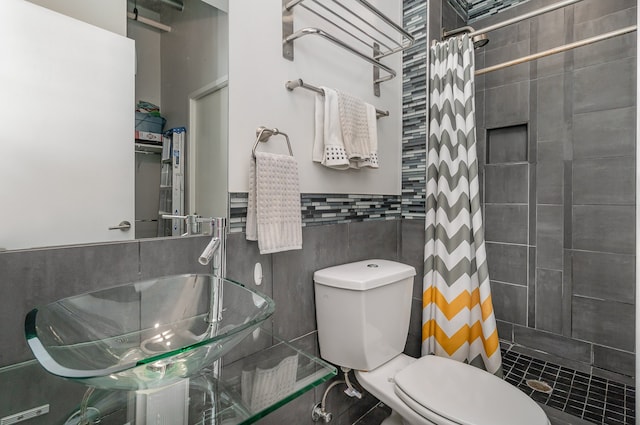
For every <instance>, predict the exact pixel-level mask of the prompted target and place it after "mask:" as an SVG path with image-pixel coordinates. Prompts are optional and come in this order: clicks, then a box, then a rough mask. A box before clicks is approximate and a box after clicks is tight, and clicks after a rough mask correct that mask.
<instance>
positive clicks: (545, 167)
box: [535, 141, 564, 204]
mask: <svg viewBox="0 0 640 425" xmlns="http://www.w3.org/2000/svg"><path fill="white" fill-rule="evenodd" d="M563 152H564V151H563V143H562V142H559V141H553V142H538V152H537V153H538V162H537V164H536V184H535V187H536V202H537V203H538V204H562V201H563V196H564V195H563V188H564V161H563Z"/></svg>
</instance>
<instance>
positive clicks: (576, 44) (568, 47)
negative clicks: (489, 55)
mask: <svg viewBox="0 0 640 425" xmlns="http://www.w3.org/2000/svg"><path fill="white" fill-rule="evenodd" d="M637 29H638V26H637V25H632V26H630V27H625V28H621V29H619V30H615V31H611V32H608V33H605V34H600V35H597V36H595V37H591V38H586V39H584V40H580V41H576V42H574V43H569V44H565V45H563V46H559V47H554V48H553V49H549V50H545V51H542V52H538V53H534V54H532V55H529V56H524V57H522V58H518V59H514V60H511V61H508V62H503V63H499V64H497V65H493V66H488V67H486V68H482V69H479V70H477V71H476V72H475V75H483V74H486V73H488V72H491V71H497V70H498V69H502V68H507V67H509V66H514V65H519V64H521V63H524V62H529V61H532V60H535V59H540V58H543V57H545V56H551V55H555V54H556V53H562V52H566V51H567V50H571V49H575V48H577V47H582V46H586V45H588V44H592V43H596V42H598V41H602V40H606V39H608V38H612V37H617V36H619V35H623V34H627V33H630V32H633V31H637Z"/></svg>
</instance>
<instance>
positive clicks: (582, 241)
mask: <svg viewBox="0 0 640 425" xmlns="http://www.w3.org/2000/svg"><path fill="white" fill-rule="evenodd" d="M550 3H553V2H552V1H551V0H530V1H528V2H526V3H523V4H522V5H520V6H518V7H514V8H512V9H509V10H508V11H505V12H503V13H500V15H499V16H491V17H488V18H486V19H481V20H478V21H477V22H474V25H475V26H476V27H478V28H482V27H486V26H488V25H491V24H493V23H496V22H499V21H501V20H503V19H507V18H510V17H513V16H517V15H520V14H522V13H525V12H528V11H531V10H534V9H538V8H540V7H543V6H546V5H548V4H550ZM635 8H636V2H635V1H631V0H624V1H616V2H602V1H598V0H584V1H582V2H580V3H577V4H576V5H573V6H569V7H566V8H564V9H559V10H557V11H554V12H551V13H547V14H545V15H542V16H540V17H538V18H532V19H529V20H527V21H523V22H521V23H519V24H516V25H511V26H508V27H505V28H503V29H501V30H497V31H492V32H491V33H489V38H490V42H489V44H488V45H486V46H485V47H484V48H483V49H479V50H477V51H476V64H477V68H482V67H484V66H490V65H494V64H497V63H500V62H502V61H505V60H508V59H515V58H517V57H520V56H523V55H525V54H528V53H533V52H537V51H540V50H545V49H548V48H551V47H555V46H559V45H562V44H565V43H569V42H572V41H577V40H580V39H584V38H587V37H591V36H594V35H597V34H601V33H604V32H607V31H612V30H614V29H617V28H621V27H624V26H627V25H633V24H635V16H636V9H635ZM635 61H636V42H635V35H631V36H622V37H616V38H614V39H612V40H608V41H607V42H604V43H597V44H593V45H590V46H587V47H582V48H579V49H575V50H573V51H569V52H566V53H563V54H560V55H554V56H551V57H548V58H543V59H540V60H537V61H533V62H529V63H527V64H522V65H519V66H516V67H511V68H506V69H503V70H501V71H497V72H493V73H489V74H487V75H485V76H484V78H482V77H481V78H478V79H477V81H476V92H477V96H476V104H477V107H476V111H477V115H478V117H477V123H478V134H479V140H481V141H482V142H484V139H485V138H486V139H487V140H488V142H486V143H487V144H488V146H486V147H484V148H483V149H485V150H486V151H487V152H488V155H487V156H488V158H489V161H488V162H489V163H488V164H483V167H482V170H481V172H482V173H483V174H484V177H485V180H484V185H485V186H484V201H485V202H484V211H485V223H486V239H487V255H488V261H489V271H490V276H491V279H492V282H493V286H492V288H493V299H494V308H495V313H496V317H497V319H498V320H499V323H498V326H499V333H500V337H501V338H502V339H504V340H507V341H510V342H514V343H516V344H520V345H522V346H525V347H528V348H531V349H534V350H541V351H544V352H546V353H549V355H553V356H556V357H559V358H564V359H566V360H567V361H571V362H579V363H580V364H582V365H583V366H582V367H583V368H587V369H588V368H594V369H595V370H598V371H601V372H602V373H608V372H614V373H619V374H623V375H633V374H634V367H633V364H634V361H633V359H634V354H633V351H634V343H635V328H634V326H635V320H634V311H635V306H634V294H635V254H636V252H635V231H636V229H635V201H636V199H635V167H636V163H635V136H636V134H635V119H636V99H635V87H636V80H635V76H636V68H635ZM518 126H526V128H527V133H526V137H525V139H526V140H525V142H526V144H527V146H528V147H527V149H526V152H527V153H528V157H527V158H526V161H525V162H522V161H523V155H522V153H521V154H519V155H518V154H515V152H523V148H522V144H523V139H522V132H520V133H519V134H517V133H516V132H515V131H514V129H518V128H520V127H518ZM483 134H486V137H483V136H482V135H483ZM492 137H493V139H494V140H493V142H492V141H491V139H492ZM509 142H511V146H509ZM485 159H486V158H485Z"/></svg>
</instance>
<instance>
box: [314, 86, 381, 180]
mask: <svg viewBox="0 0 640 425" xmlns="http://www.w3.org/2000/svg"><path fill="white" fill-rule="evenodd" d="M321 88H322V90H323V92H324V96H322V95H317V96H316V101H315V111H316V115H315V137H314V144H313V161H315V162H320V163H321V164H322V165H324V166H326V167H330V168H334V169H338V170H346V169H348V168H362V167H372V168H378V134H377V122H376V109H375V107H373V106H372V105H370V104H368V103H366V102H363V101H362V100H360V99H358V98H356V97H355V96H352V95H350V94H347V93H343V92H339V91H336V90H333V89H330V88H327V87H321Z"/></svg>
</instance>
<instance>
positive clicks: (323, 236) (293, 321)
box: [272, 224, 349, 340]
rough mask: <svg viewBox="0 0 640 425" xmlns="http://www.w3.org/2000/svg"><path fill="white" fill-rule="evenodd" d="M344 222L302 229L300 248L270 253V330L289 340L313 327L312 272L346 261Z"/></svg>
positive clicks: (310, 330) (347, 255)
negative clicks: (272, 322) (271, 291)
mask: <svg viewBox="0 0 640 425" xmlns="http://www.w3.org/2000/svg"><path fill="white" fill-rule="evenodd" d="M348 234H349V232H348V225H347V224H340V225H332V226H314V227H305V228H303V229H302V240H303V242H302V243H303V249H302V250H294V251H285V252H278V253H275V254H272V264H273V300H274V301H275V303H276V312H275V313H274V315H273V318H274V332H276V335H278V336H280V337H281V338H283V339H285V340H287V339H293V338H296V337H298V336H301V335H304V334H307V333H309V332H312V331H314V330H316V315H315V301H314V299H315V298H314V289H313V273H314V272H315V271H316V270H320V269H323V268H325V267H329V266H334V265H337V264H343V263H347V262H349V260H348V259H349V245H348V240H349V238H348Z"/></svg>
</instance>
